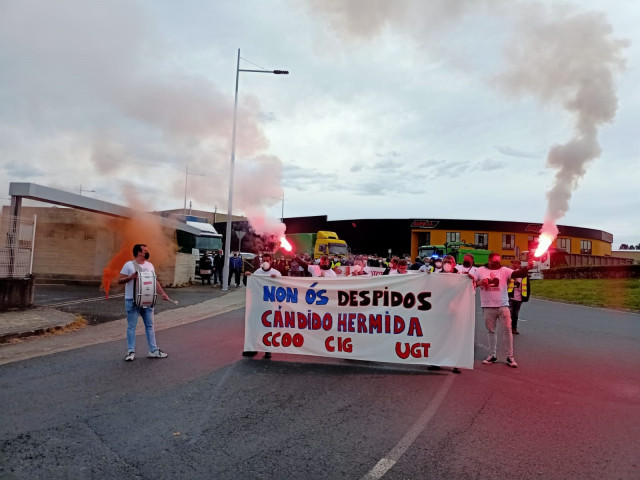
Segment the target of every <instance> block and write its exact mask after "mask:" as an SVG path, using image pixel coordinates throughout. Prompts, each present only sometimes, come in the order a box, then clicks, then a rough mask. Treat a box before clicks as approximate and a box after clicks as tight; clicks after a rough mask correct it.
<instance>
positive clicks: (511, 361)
mask: <svg viewBox="0 0 640 480" xmlns="http://www.w3.org/2000/svg"><path fill="white" fill-rule="evenodd" d="M507 365H509V366H510V367H512V368H518V364H517V363H516V359H515V358H513V357H507Z"/></svg>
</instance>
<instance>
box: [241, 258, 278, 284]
mask: <svg viewBox="0 0 640 480" xmlns="http://www.w3.org/2000/svg"><path fill="white" fill-rule="evenodd" d="M271 264H272V257H271V254H270V253H264V254H262V263H261V264H260V268H258V269H256V271H255V272H253V275H268V276H270V277H273V278H275V277H281V276H282V273H280V271H279V270H276V269H275V268H273V267H272V266H271ZM246 275H247V276H249V275H252V273H251V272H246Z"/></svg>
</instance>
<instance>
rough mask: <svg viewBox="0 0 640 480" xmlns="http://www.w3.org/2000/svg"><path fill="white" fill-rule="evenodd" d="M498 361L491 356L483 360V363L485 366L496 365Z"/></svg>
mask: <svg viewBox="0 0 640 480" xmlns="http://www.w3.org/2000/svg"><path fill="white" fill-rule="evenodd" d="M497 361H498V359H497V358H496V357H495V356H494V355H489V356H488V357H487V358H485V359H484V360H482V363H484V364H485V365H488V364H490V363H496V362H497Z"/></svg>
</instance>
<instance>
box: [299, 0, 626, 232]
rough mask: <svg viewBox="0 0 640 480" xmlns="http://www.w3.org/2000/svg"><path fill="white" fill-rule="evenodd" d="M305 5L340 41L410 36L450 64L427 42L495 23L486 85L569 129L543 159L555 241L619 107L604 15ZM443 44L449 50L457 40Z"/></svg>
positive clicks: (618, 66)
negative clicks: (527, 99) (498, 60)
mask: <svg viewBox="0 0 640 480" xmlns="http://www.w3.org/2000/svg"><path fill="white" fill-rule="evenodd" d="M309 4H310V5H311V7H312V8H313V9H315V10H316V11H318V12H320V13H322V14H323V15H325V16H326V17H327V18H328V19H329V22H330V24H331V25H332V27H333V28H334V29H335V30H336V31H337V32H339V33H340V34H341V35H342V36H343V37H344V38H346V39H352V40H358V41H363V40H366V39H367V38H370V37H373V36H375V35H379V34H381V33H383V32H384V31H386V30H393V31H394V32H395V33H397V34H401V35H408V36H410V37H412V39H413V41H414V42H416V43H418V44H420V45H421V46H423V47H424V49H425V50H426V51H427V52H428V53H429V54H430V55H432V56H438V57H442V56H443V55H444V56H447V55H451V62H452V64H457V63H458V60H459V58H461V57H463V56H464V55H462V56H460V55H459V52H451V51H447V50H446V49H443V48H441V47H438V45H439V43H438V42H435V41H431V40H432V37H433V36H435V35H439V36H447V35H448V34H449V31H455V35H460V34H464V31H461V28H455V26H456V24H460V23H461V22H463V21H464V25H465V26H466V27H469V26H470V27H471V28H473V29H478V28H482V26H481V25H480V23H479V21H480V17H476V16H477V14H479V13H485V14H486V13H488V14H490V18H491V19H492V21H499V22H501V25H500V28H499V29H498V30H499V32H498V33H495V35H496V40H497V41H498V42H499V43H498V45H500V48H502V51H503V53H504V57H503V64H502V65H503V66H502V68H500V69H499V71H494V72H493V74H492V75H490V81H491V83H492V85H493V86H495V87H496V88H498V89H499V90H500V91H501V92H503V93H504V94H505V95H509V96H517V97H524V96H532V97H533V98H535V99H537V100H538V101H540V102H542V103H548V104H551V105H559V106H560V107H561V108H563V109H564V110H565V111H566V112H567V113H568V114H569V115H570V118H572V119H573V123H574V126H575V128H574V130H575V134H574V137H573V138H571V139H569V140H568V141H567V142H566V143H564V144H558V145H554V146H552V147H551V148H550V150H549V153H548V157H547V166H548V167H549V168H551V169H553V170H555V172H556V173H555V179H554V183H553V185H552V187H551V188H550V190H549V191H548V192H547V200H548V207H547V213H546V215H545V222H544V227H543V231H545V232H552V234H553V236H554V238H555V236H556V235H557V228H556V226H555V224H556V221H557V220H558V219H560V218H562V217H563V216H564V215H565V214H566V213H567V211H568V210H569V202H570V199H571V196H572V193H573V191H574V190H575V189H576V188H577V187H578V185H579V183H580V180H581V179H582V177H583V176H584V175H585V173H586V171H587V168H588V166H589V163H590V162H591V161H592V160H593V159H595V158H597V157H599V156H600V153H601V151H600V146H599V143H598V129H599V128H600V127H601V126H602V125H603V124H606V123H609V122H611V121H612V120H613V119H614V117H615V114H616V110H617V107H618V100H617V97H616V91H615V84H614V77H615V75H616V74H617V73H618V72H620V71H621V70H622V69H623V68H624V58H623V51H624V48H625V47H626V46H627V42H625V41H624V40H620V39H616V38H614V36H613V31H612V27H611V25H610V24H609V22H608V21H607V18H606V16H605V15H604V14H603V13H599V12H584V11H580V10H579V9H578V8H576V7H573V6H568V5H552V6H545V5H543V4H541V3H537V2H524V1H523V2H476V1H457V2H452V1H429V2H421V1H417V0H416V1H414V0H402V1H400V2H394V3H393V4H391V3H389V2H385V1H383V0H377V1H368V0H360V1H358V0H352V1H349V2H341V1H339V0H332V1H326V0H323V1H319V0H309ZM475 18H478V23H476V24H475V25H474V23H473V22H474V19H475ZM486 18H487V17H486V16H483V17H482V19H484V20H485V21H486ZM496 19H497V20H496ZM445 26H446V27H447V28H445ZM485 28H486V26H485ZM476 33H477V32H476ZM507 33H508V34H507ZM447 40H449V41H448V42H447V44H450V45H453V44H454V43H455V42H454V41H453V40H457V38H456V39H454V38H447ZM458 45H464V42H459V43H458ZM461 53H463V54H464V53H465V52H461ZM467 55H468V56H469V57H471V56H472V55H473V52H467ZM468 73H470V74H473V72H468ZM476 74H477V73H476Z"/></svg>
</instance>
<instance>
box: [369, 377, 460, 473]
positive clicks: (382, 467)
mask: <svg viewBox="0 0 640 480" xmlns="http://www.w3.org/2000/svg"><path fill="white" fill-rule="evenodd" d="M454 379H455V376H454V375H448V376H447V378H446V380H445V381H444V383H443V384H442V386H441V387H440V390H438V392H437V393H436V395H435V397H434V398H433V401H432V402H431V403H430V404H429V406H428V407H427V408H426V410H425V411H424V412H422V415H420V418H418V420H417V421H416V423H414V424H413V426H412V427H411V428H410V429H409V430H408V431H407V433H405V434H404V437H402V438H401V439H400V441H399V442H398V443H397V444H396V446H395V447H393V448H392V449H391V450H390V451H389V453H388V454H387V456H386V457H384V458H383V459H381V460H380V461H379V462H378V463H376V464H375V466H374V467H373V468H372V469H371V470H369V472H368V473H367V474H366V475H365V476H364V477H362V480H378V479H380V478H382V477H383V476H384V475H385V474H386V473H387V472H388V471H389V470H390V469H391V468H392V467H393V466H394V465H395V464H396V462H397V461H398V460H399V459H400V457H401V456H402V455H404V452H406V451H407V449H408V448H409V447H410V446H411V445H413V442H415V440H416V438H418V435H420V434H421V433H422V431H423V430H424V429H425V427H426V426H427V424H428V423H429V421H430V420H431V418H432V417H433V416H434V415H435V414H436V412H437V411H438V408H440V404H441V403H442V401H443V400H444V397H446V395H447V393H448V392H449V389H450V388H451V385H453V380H454Z"/></svg>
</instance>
